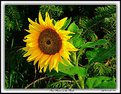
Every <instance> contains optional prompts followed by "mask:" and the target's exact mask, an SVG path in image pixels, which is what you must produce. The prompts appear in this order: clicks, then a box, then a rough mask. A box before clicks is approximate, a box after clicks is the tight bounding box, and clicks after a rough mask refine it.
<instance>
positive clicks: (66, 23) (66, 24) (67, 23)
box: [61, 18, 72, 30]
mask: <svg viewBox="0 0 121 94" xmlns="http://www.w3.org/2000/svg"><path fill="white" fill-rule="evenodd" d="M71 20H72V18H70V19H68V20H66V22H65V23H64V25H63V27H62V28H61V29H63V30H64V29H66V28H67V27H68V25H69V24H70V22H71Z"/></svg>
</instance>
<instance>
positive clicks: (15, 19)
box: [5, 5, 23, 42]
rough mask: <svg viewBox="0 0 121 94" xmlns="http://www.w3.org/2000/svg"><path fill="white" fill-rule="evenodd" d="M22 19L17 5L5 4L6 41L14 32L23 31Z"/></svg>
mask: <svg viewBox="0 0 121 94" xmlns="http://www.w3.org/2000/svg"><path fill="white" fill-rule="evenodd" d="M22 25H23V24H22V20H21V17H20V14H19V12H18V10H17V7H16V6H14V5H13V6H9V5H6V6H5V39H6V42H7V41H8V40H9V38H10V37H12V35H13V33H14V32H18V31H21V28H22Z"/></svg>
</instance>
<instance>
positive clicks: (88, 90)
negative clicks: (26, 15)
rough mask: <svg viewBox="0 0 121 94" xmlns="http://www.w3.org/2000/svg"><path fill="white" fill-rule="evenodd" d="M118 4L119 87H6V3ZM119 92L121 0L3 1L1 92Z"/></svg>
mask: <svg viewBox="0 0 121 94" xmlns="http://www.w3.org/2000/svg"><path fill="white" fill-rule="evenodd" d="M42 4H45V5H53V4H55V5H112V4H114V5H116V6H117V19H116V20H117V28H116V29H117V30H116V31H117V32H116V36H117V38H116V41H117V48H116V55H117V57H116V58H117V62H116V63H117V65H116V67H117V77H116V78H117V89H116V90H115V89H93V90H90V89H84V90H79V89H5V88H4V87H5V84H4V83H5V79H4V78H5V69H4V67H5V45H4V44H5V34H4V31H5V28H4V24H3V23H5V22H4V21H5V18H4V14H5V5H42ZM116 92H117V93H118V92H120V1H1V93H116Z"/></svg>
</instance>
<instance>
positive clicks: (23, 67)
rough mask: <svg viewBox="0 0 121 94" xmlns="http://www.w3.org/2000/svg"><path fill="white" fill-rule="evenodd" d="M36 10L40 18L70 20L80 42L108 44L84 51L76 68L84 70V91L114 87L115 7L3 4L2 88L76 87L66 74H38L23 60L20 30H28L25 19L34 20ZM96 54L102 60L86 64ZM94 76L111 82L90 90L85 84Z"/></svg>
mask: <svg viewBox="0 0 121 94" xmlns="http://www.w3.org/2000/svg"><path fill="white" fill-rule="evenodd" d="M39 11H41V13H42V16H43V17H44V16H45V12H46V11H48V12H49V14H50V17H52V18H54V19H55V20H59V19H61V18H63V17H68V19H69V18H71V19H72V20H71V22H74V23H75V24H76V25H77V26H78V28H79V29H81V30H82V32H81V35H79V36H78V34H77V35H76V37H79V39H80V40H82V42H83V41H84V42H89V41H92V42H95V41H97V40H98V39H106V40H107V41H108V43H107V44H105V45H103V47H100V48H99V47H98V48H94V49H93V48H87V49H85V50H84V51H83V53H82V54H81V57H80V58H79V60H80V62H79V65H80V66H83V67H85V68H86V69H87V73H88V75H87V76H86V78H85V88H116V6H115V5H6V6H5V88H77V86H76V83H75V82H74V81H73V80H72V78H70V77H69V76H68V75H66V74H64V73H61V72H59V73H56V72H55V71H54V70H53V71H52V72H51V73H49V72H48V71H47V72H46V73H39V72H38V70H37V69H36V67H34V66H33V64H32V63H28V62H27V61H26V58H23V54H24V53H25V52H24V51H23V50H21V48H22V47H24V46H25V43H24V42H23V38H24V36H25V35H27V34H28V33H27V32H25V31H24V29H28V25H29V22H28V18H31V19H32V20H35V19H36V18H38V13H39ZM77 48H78V46H77ZM97 52H98V55H97V57H95V58H97V59H98V58H99V57H101V56H102V58H101V59H99V60H98V62H94V63H92V62H90V61H91V60H92V58H93V57H94V55H95V53H97ZM105 53H106V54H105ZM114 53H115V54H114ZM93 61H94V60H93ZM75 76H76V75H75ZM97 76H106V77H110V78H111V79H112V80H109V81H107V82H104V83H103V84H101V85H99V86H96V85H94V86H92V87H90V85H89V81H92V80H93V81H92V82H93V83H94V81H96V80H97V78H95V77H97ZM39 78H42V79H39ZM88 78H90V79H88ZM92 78H94V79H92ZM104 79H106V78H104ZM104 79H102V80H101V81H103V80H104ZM30 83H31V84H30ZM95 83H96V82H95ZM109 83H111V85H109Z"/></svg>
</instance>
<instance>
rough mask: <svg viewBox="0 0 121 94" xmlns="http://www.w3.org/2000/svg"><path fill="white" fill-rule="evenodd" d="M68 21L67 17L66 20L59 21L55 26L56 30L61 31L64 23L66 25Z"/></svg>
mask: <svg viewBox="0 0 121 94" xmlns="http://www.w3.org/2000/svg"><path fill="white" fill-rule="evenodd" d="M66 20H67V17H65V18H63V19H61V20H59V21H57V22H56V24H55V28H56V29H57V30H60V29H61V28H62V26H63V25H64V23H65V21H66Z"/></svg>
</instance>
